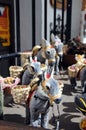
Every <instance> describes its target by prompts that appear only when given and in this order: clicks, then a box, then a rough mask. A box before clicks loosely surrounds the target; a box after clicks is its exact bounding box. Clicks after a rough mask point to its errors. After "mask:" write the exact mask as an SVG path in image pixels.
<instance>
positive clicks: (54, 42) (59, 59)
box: [51, 33, 63, 75]
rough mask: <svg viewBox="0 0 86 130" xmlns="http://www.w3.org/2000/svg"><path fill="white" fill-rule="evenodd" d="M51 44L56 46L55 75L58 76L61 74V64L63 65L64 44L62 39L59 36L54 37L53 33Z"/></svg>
mask: <svg viewBox="0 0 86 130" xmlns="http://www.w3.org/2000/svg"><path fill="white" fill-rule="evenodd" d="M51 44H52V45H53V46H54V48H55V50H56V62H55V74H56V75H57V74H58V73H59V64H60V62H61V63H62V57H63V43H62V42H61V39H60V38H59V37H58V36H54V34H53V33H52V34H51ZM61 67H62V66H61Z"/></svg>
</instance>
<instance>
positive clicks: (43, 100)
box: [26, 77, 62, 129]
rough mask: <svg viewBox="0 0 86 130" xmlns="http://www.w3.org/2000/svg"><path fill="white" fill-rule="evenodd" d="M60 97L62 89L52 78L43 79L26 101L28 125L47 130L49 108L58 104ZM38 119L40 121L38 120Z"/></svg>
mask: <svg viewBox="0 0 86 130" xmlns="http://www.w3.org/2000/svg"><path fill="white" fill-rule="evenodd" d="M61 97H62V88H61V87H60V85H59V83H58V82H57V81H56V80H55V79H54V78H52V77H51V78H49V79H47V80H46V79H44V80H42V82H40V83H39V85H38V87H37V89H36V90H35V91H33V92H32V94H31V95H30V97H29V98H28V99H29V100H27V104H28V105H27V111H28V112H27V114H28V115H26V118H28V123H30V125H31V126H34V127H39V126H41V127H43V128H45V129H47V127H48V121H49V113H50V111H49V110H50V106H51V105H52V104H53V103H54V102H55V103H56V104H59V103H60V101H61ZM39 117H41V118H40V120H39Z"/></svg>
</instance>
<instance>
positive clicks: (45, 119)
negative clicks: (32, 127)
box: [41, 109, 50, 129]
mask: <svg viewBox="0 0 86 130" xmlns="http://www.w3.org/2000/svg"><path fill="white" fill-rule="evenodd" d="M49 113H50V109H47V111H46V112H45V113H42V114H41V127H43V128H45V129H47V128H48V122H49Z"/></svg>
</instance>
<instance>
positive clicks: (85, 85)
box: [68, 54, 86, 92]
mask: <svg viewBox="0 0 86 130" xmlns="http://www.w3.org/2000/svg"><path fill="white" fill-rule="evenodd" d="M75 59H76V64H73V65H71V66H69V67H68V68H71V69H70V70H69V71H70V72H72V69H73V72H74V73H75V75H74V76H72V75H70V73H69V78H70V83H71V86H72V87H73V88H76V85H77V77H78V78H79V79H80V81H81V87H82V92H86V58H85V56H84V55H80V54H76V55H75Z"/></svg>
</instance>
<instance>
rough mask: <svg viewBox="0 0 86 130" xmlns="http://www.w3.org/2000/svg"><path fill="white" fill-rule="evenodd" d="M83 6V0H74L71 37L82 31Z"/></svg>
mask: <svg viewBox="0 0 86 130" xmlns="http://www.w3.org/2000/svg"><path fill="white" fill-rule="evenodd" d="M81 6H82V0H73V1H72V21H71V38H73V37H76V36H77V35H79V33H80V29H81Z"/></svg>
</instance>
